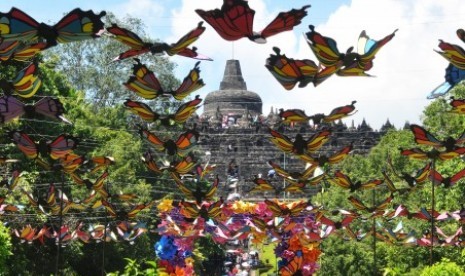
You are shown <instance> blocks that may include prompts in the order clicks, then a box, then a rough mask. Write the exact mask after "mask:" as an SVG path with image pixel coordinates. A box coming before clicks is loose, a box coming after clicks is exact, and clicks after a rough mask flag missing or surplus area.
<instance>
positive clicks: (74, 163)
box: [35, 152, 87, 174]
mask: <svg viewBox="0 0 465 276" xmlns="http://www.w3.org/2000/svg"><path fill="white" fill-rule="evenodd" d="M35 160H36V161H37V163H38V164H39V165H40V166H42V167H43V168H44V169H45V170H48V171H50V170H54V171H62V172H64V173H68V174H72V173H74V172H75V171H76V170H77V169H79V168H80V167H81V165H83V164H85V163H87V159H86V158H85V157H84V156H82V155H77V154H74V153H72V152H71V153H69V154H67V155H66V156H65V157H63V158H59V159H58V160H57V162H55V163H53V164H50V163H48V162H46V161H44V160H42V159H39V158H38V159H35Z"/></svg>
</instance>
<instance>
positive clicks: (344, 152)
mask: <svg viewBox="0 0 465 276" xmlns="http://www.w3.org/2000/svg"><path fill="white" fill-rule="evenodd" d="M352 148H353V145H348V146H346V147H344V148H342V149H341V150H340V151H338V152H337V153H335V154H334V155H332V156H330V157H329V158H328V162H329V164H332V165H334V164H336V163H339V162H341V161H342V160H344V159H345V158H346V157H347V156H348V155H349V153H350V152H351V151H352Z"/></svg>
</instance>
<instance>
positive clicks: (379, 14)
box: [0, 0, 465, 129]
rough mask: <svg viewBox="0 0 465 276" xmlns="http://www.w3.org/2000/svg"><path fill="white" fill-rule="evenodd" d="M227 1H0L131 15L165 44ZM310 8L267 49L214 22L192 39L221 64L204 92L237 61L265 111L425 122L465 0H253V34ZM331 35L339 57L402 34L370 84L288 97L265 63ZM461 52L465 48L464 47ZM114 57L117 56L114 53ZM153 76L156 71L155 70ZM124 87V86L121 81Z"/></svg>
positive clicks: (212, 67) (43, 10)
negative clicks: (362, 42)
mask: <svg viewBox="0 0 465 276" xmlns="http://www.w3.org/2000/svg"><path fill="white" fill-rule="evenodd" d="M221 4H222V1H221V0H201V1H195V0H163V1H161V0H159V1H155V0H124V1H123V0H117V1H109V0H105V1H100V0H99V1H96V0H93V1H89V0H79V1H75V0H66V1H58V0H55V1H48V0H41V1H36V0H35V1H33V0H18V1H15V0H9V1H0V11H2V12H7V11H9V9H10V8H11V7H12V6H15V7H17V8H19V9H21V10H23V11H24V12H26V13H28V14H29V15H31V16H32V17H34V18H35V19H36V20H38V21H42V22H46V23H49V24H54V23H55V22H57V21H58V20H59V19H60V18H61V17H62V15H63V14H64V13H66V12H68V11H70V10H72V9H74V8H76V7H80V8H82V9H84V10H87V9H93V10H94V11H96V12H99V11H101V10H106V11H110V12H113V13H115V14H116V15H119V16H124V15H125V14H130V15H131V16H134V17H138V18H141V19H142V20H143V21H144V22H145V24H146V26H147V28H148V32H149V34H150V35H151V36H152V37H154V38H159V39H161V40H163V41H166V42H175V41H176V40H177V39H178V38H179V37H180V36H182V35H184V34H185V33H187V32H188V31H189V30H191V29H192V28H194V27H195V26H196V25H197V23H198V22H199V21H201V18H200V17H199V16H198V15H197V14H196V13H195V12H194V10H195V9H198V8H201V9H205V10H208V9H213V8H216V7H220V6H221ZM308 4H310V5H312V7H311V8H310V9H308V16H307V17H305V18H304V20H303V22H302V24H301V25H299V26H297V27H296V28H295V29H294V31H293V32H285V33H282V34H279V35H276V36H274V37H271V38H270V39H269V41H268V43H267V44H264V45H258V44H254V43H252V42H250V41H248V40H247V39H242V40H239V41H237V42H234V43H231V42H226V41H224V40H222V39H221V38H220V37H219V36H218V35H217V34H216V33H215V32H214V30H213V29H212V28H211V27H210V26H209V25H208V24H206V26H207V31H206V32H205V33H204V34H202V36H201V37H200V39H199V40H198V41H197V42H195V44H194V45H195V46H196V47H197V48H198V51H199V52H200V53H202V54H204V55H207V56H210V57H212V58H213V59H214V61H212V62H207V61H203V62H202V63H201V64H200V69H201V77H202V78H203V79H204V81H205V83H206V84H207V85H206V87H204V88H203V89H202V90H201V91H200V92H199V94H200V95H201V96H202V97H203V98H204V97H205V95H206V94H207V93H208V92H210V91H213V90H217V89H218V87H219V82H220V81H221V78H222V75H223V70H224V69H223V68H224V65H225V63H226V60H228V59H231V58H232V57H233V51H232V49H233V48H234V58H235V59H238V60H240V62H241V67H242V72H243V75H244V79H245V81H246V82H247V87H248V89H249V90H251V91H254V92H256V93H258V94H259V95H260V96H261V97H262V100H263V102H264V107H263V112H264V113H265V114H268V112H269V110H270V108H271V107H273V108H284V109H286V108H301V109H305V110H306V112H307V114H314V113H317V112H323V113H328V112H330V111H331V110H332V109H333V108H335V107H337V106H341V105H345V104H349V103H350V102H351V101H352V100H357V104H356V107H357V109H358V112H357V114H355V115H354V116H353V117H351V118H348V119H345V122H346V123H347V124H350V123H351V120H354V121H355V124H356V125H357V124H359V123H360V122H361V121H362V120H363V119H364V118H365V119H366V121H367V122H368V123H369V124H370V125H371V126H372V127H373V128H375V129H378V128H379V127H380V126H381V125H382V124H383V123H384V122H385V121H386V120H387V118H389V119H390V121H391V122H392V123H394V125H395V126H396V127H398V128H400V127H402V126H403V124H404V123H405V121H409V122H411V123H420V120H421V114H422V110H423V108H424V106H426V105H427V104H429V103H430V102H429V101H428V100H426V95H428V94H429V93H430V91H431V90H433V89H434V88H435V87H436V86H438V85H439V84H440V83H442V82H443V81H444V78H443V76H444V69H445V68H446V66H447V62H446V61H445V60H444V59H443V58H442V57H441V56H439V55H438V54H437V53H435V52H434V51H433V49H438V47H437V44H438V39H443V40H445V41H447V42H451V43H454V44H458V45H461V44H463V43H462V42H460V41H459V40H458V38H457V37H456V36H455V31H456V29H458V28H465V20H464V19H463V18H465V1H463V0H443V1H437V0H376V1H374V0H317V1H301V0H293V1H275V0H273V1H272V0H250V1H249V5H250V6H251V7H252V8H253V9H255V10H256V15H255V25H256V29H258V30H259V29H261V28H263V27H264V26H265V25H266V23H267V22H269V21H270V20H271V19H272V18H273V17H274V16H276V14H277V13H278V12H279V11H286V10H289V9H291V8H301V7H302V6H303V5H308ZM309 24H312V25H315V26H316V30H317V31H318V32H320V33H322V34H323V35H325V36H329V37H332V38H334V39H335V40H336V41H337V42H338V46H339V48H340V49H341V50H345V49H347V48H348V47H349V46H356V43H357V39H358V35H359V34H360V32H361V31H362V30H366V32H367V34H368V35H369V36H371V37H372V38H374V39H381V38H383V37H384V36H386V35H388V34H390V33H392V32H393V31H394V30H395V29H399V31H398V32H397V33H396V36H395V37H394V39H393V40H392V41H391V42H389V43H388V44H387V45H385V47H383V48H382V49H381V50H380V51H379V53H378V54H377V57H376V59H375V61H374V67H373V68H372V69H371V70H370V71H369V73H370V74H372V75H375V76H376V77H373V78H362V77H346V78H342V77H336V76H334V77H331V78H330V79H328V80H327V81H326V82H324V83H323V84H322V85H320V86H318V87H317V88H314V87H312V86H308V87H306V88H295V89H294V90H292V91H286V90H284V89H283V88H282V87H281V86H280V85H279V83H278V82H277V81H276V80H274V78H273V77H272V76H271V74H270V73H269V72H268V71H267V70H266V69H265V67H264V64H265V59H266V58H267V57H268V56H269V55H270V54H271V53H272V50H271V49H272V47H273V46H278V47H280V48H281V50H282V52H283V53H285V54H286V55H287V56H288V57H292V58H295V59H303V58H307V59H312V60H315V57H314V56H313V53H312V52H311V51H310V49H309V47H308V45H307V44H306V42H305V39H304V37H303V33H304V32H306V31H308V27H307V26H308V25H309ZM461 46H462V47H464V45H461ZM116 54H117V53H115V55H116ZM172 60H173V61H174V62H176V63H177V64H178V67H177V69H176V72H175V73H176V76H177V77H178V78H179V79H182V78H183V77H184V76H185V74H186V73H187V72H188V71H189V70H190V69H191V68H192V67H193V66H194V64H195V61H194V60H190V59H186V58H182V57H173V58H172ZM155 71H156V70H155ZM123 81H124V80H122V82H123Z"/></svg>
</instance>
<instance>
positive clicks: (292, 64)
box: [265, 47, 318, 90]
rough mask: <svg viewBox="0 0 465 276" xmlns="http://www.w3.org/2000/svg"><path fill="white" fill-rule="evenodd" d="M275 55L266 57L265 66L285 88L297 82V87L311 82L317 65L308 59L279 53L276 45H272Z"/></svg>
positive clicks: (290, 87) (292, 86) (287, 88)
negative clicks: (294, 57)
mask: <svg viewBox="0 0 465 276" xmlns="http://www.w3.org/2000/svg"><path fill="white" fill-rule="evenodd" d="M273 51H274V52H275V53H276V54H275V55H273V54H271V55H270V57H269V58H267V59H266V64H265V67H266V68H267V69H268V71H270V73H271V74H272V75H273V77H275V79H276V80H277V81H278V82H279V83H280V84H281V85H282V86H283V87H284V89H286V90H291V89H293V88H294V87H295V85H296V84H297V83H299V87H305V86H307V84H308V83H311V82H312V81H313V79H314V76H315V74H316V73H317V72H318V66H317V65H316V64H315V62H314V61H312V60H309V59H292V58H288V57H286V55H282V54H281V50H280V49H279V48H278V47H273Z"/></svg>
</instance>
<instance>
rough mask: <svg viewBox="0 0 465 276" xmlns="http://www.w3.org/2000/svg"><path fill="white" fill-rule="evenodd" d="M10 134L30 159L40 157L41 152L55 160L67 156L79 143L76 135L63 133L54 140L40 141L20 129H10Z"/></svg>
mask: <svg viewBox="0 0 465 276" xmlns="http://www.w3.org/2000/svg"><path fill="white" fill-rule="evenodd" d="M9 136H10V138H11V139H12V140H13V143H15V144H16V146H17V147H18V148H19V149H20V150H21V151H22V152H23V153H24V154H25V155H26V157H27V158H29V159H35V158H38V156H39V154H40V155H42V156H49V157H50V158H52V159H54V160H56V159H59V158H65V157H66V155H67V154H69V153H71V152H72V150H73V149H75V148H76V146H77V143H78V141H77V139H76V138H75V137H73V136H71V135H67V134H61V135H59V136H58V137H57V138H55V139H53V140H52V141H46V140H40V141H39V142H35V141H34V140H32V138H31V137H29V135H27V134H26V133H25V132H23V131H19V130H13V131H10V132H9Z"/></svg>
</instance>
